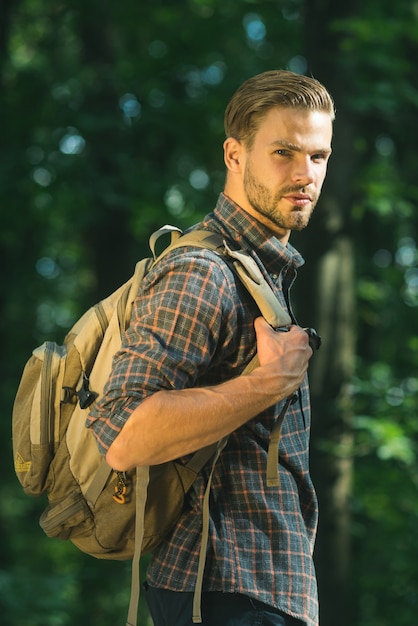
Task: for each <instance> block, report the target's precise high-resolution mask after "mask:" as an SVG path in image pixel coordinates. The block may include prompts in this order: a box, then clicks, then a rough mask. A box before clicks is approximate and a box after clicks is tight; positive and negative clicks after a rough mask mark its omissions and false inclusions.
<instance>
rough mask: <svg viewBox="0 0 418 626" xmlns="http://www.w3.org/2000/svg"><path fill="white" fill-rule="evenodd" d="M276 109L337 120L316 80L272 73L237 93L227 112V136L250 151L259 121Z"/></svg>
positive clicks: (265, 73) (325, 94) (331, 105)
mask: <svg viewBox="0 0 418 626" xmlns="http://www.w3.org/2000/svg"><path fill="white" fill-rule="evenodd" d="M273 107H285V108H294V109H305V110H306V109H308V110H311V111H324V112H325V113H329V115H330V117H331V119H332V120H333V119H334V117H335V107H334V102H333V99H332V97H331V96H330V94H329V93H328V91H327V90H326V89H325V87H324V86H323V85H322V84H321V83H320V82H319V81H317V80H316V79H315V78H310V77H308V76H302V75H300V74H295V73H293V72H289V71H287V70H272V71H268V72H263V73H262V74H258V75H257V76H253V77H252V78H249V79H248V80H246V81H245V82H244V83H243V84H242V85H241V86H240V87H239V88H238V89H237V91H236V92H235V93H234V95H233V96H232V98H231V100H230V102H229V104H228V106H227V108H226V111H225V118H224V125H225V133H226V136H227V137H234V139H237V140H238V141H241V142H242V143H244V144H245V145H246V146H247V148H250V147H251V145H252V142H253V139H254V135H255V133H256V132H257V130H258V127H259V124H260V120H261V119H262V118H263V117H264V116H265V115H266V113H267V112H268V111H269V110H270V109H272V108H273Z"/></svg>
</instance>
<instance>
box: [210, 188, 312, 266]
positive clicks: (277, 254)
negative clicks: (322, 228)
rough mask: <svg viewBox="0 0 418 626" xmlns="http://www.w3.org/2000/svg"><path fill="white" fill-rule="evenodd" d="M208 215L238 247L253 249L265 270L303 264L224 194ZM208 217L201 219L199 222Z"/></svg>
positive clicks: (294, 250)
mask: <svg viewBox="0 0 418 626" xmlns="http://www.w3.org/2000/svg"><path fill="white" fill-rule="evenodd" d="M210 217H211V218H212V219H215V221H216V222H217V223H218V224H219V230H220V231H221V232H224V233H225V236H228V238H229V239H230V240H232V241H234V243H236V244H237V245H238V247H239V248H242V249H244V250H247V251H250V250H254V251H256V253H257V255H258V257H259V258H260V260H261V262H262V263H263V265H264V266H265V268H266V269H267V271H268V272H277V271H278V270H280V269H281V267H284V266H285V265H291V266H293V267H294V268H295V269H296V268H298V267H300V266H301V265H303V264H304V259H303V258H302V256H301V255H300V254H299V252H298V251H297V250H296V249H295V248H294V247H293V246H292V245H291V244H290V243H287V244H286V245H283V244H282V243H281V242H280V241H279V240H278V239H277V237H275V236H274V235H273V234H272V232H271V231H270V230H269V229H268V228H266V227H265V226H264V225H263V224H261V222H259V221H258V220H256V219H255V218H254V217H253V216H252V215H250V214H249V213H247V212H246V211H244V209H242V208H241V207H240V206H239V205H238V204H236V203H235V202H234V201H233V200H232V199H231V198H229V197H228V196H226V195H225V194H224V193H221V194H220V195H219V198H218V202H217V204H216V207H215V210H214V212H213V213H212V214H211V215H210ZM208 218H209V216H207V217H206V218H205V220H204V222H203V225H205V224H206V223H207V220H208ZM208 226H209V224H208Z"/></svg>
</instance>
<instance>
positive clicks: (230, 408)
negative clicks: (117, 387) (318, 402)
mask: <svg viewBox="0 0 418 626" xmlns="http://www.w3.org/2000/svg"><path fill="white" fill-rule="evenodd" d="M269 378H270V380H269ZM291 387H293V385H292V386H291ZM291 387H290V386H283V387H282V388H281V390H278V389H277V377H276V376H273V374H272V375H271V376H270V377H269V375H268V372H267V371H266V369H265V368H259V369H257V370H255V371H254V372H253V373H252V374H250V375H248V376H240V377H238V378H235V379H233V380H230V381H228V382H225V383H222V384H220V385H217V386H214V387H203V388H194V389H183V390H178V391H177V390H176V391H158V392H157V393H155V394H154V395H152V396H150V397H149V398H147V399H145V400H144V401H143V402H142V403H141V404H140V405H139V406H138V407H137V408H136V409H135V410H134V411H133V413H132V415H131V416H130V418H129V419H128V421H127V422H126V424H125V426H124V427H123V429H122V431H121V432H120V434H119V435H118V437H117V438H116V439H115V441H114V442H113V444H112V446H111V447H110V449H109V451H108V454H107V461H108V463H109V465H110V466H111V467H113V468H114V469H116V470H121V471H123V470H127V469H130V468H132V467H135V466H138V465H157V464H159V463H164V462H165V461H169V460H171V459H175V458H178V457H180V456H184V455H185V454H189V453H191V452H195V451H196V450H198V449H199V448H203V447H204V446H207V445H209V444H211V443H214V442H215V441H218V440H219V439H221V438H222V437H224V436H226V435H229V434H230V433H231V432H233V431H234V430H236V429H237V428H239V427H240V426H242V424H244V423H245V422H247V421H248V420H249V419H251V418H252V417H254V416H255V415H257V414H258V413H261V411H263V410H265V409H267V408H268V407H270V406H272V405H273V404H275V403H276V402H278V401H279V400H281V399H283V398H284V397H286V396H287V395H288V394H290V393H291V391H290V388H291ZM292 391H293V388H292Z"/></svg>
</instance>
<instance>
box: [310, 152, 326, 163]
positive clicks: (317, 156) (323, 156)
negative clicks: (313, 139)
mask: <svg viewBox="0 0 418 626" xmlns="http://www.w3.org/2000/svg"><path fill="white" fill-rule="evenodd" d="M311 158H312V161H317V162H318V161H324V160H326V158H327V155H326V154H323V153H322V152H320V153H318V154H313V155H312V157H311Z"/></svg>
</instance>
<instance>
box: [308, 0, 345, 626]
mask: <svg viewBox="0 0 418 626" xmlns="http://www.w3.org/2000/svg"><path fill="white" fill-rule="evenodd" d="M352 5H353V2H351V3H350V2H348V3H345V4H340V3H333V2H331V1H330V0H327V1H326V2H321V1H320V0H312V2H310V3H309V4H308V5H307V7H308V8H307V14H306V38H305V41H306V57H307V60H308V72H307V73H308V74H311V75H313V76H314V77H315V78H317V79H318V80H320V81H321V82H323V83H324V84H325V85H326V87H327V88H328V89H329V91H330V92H331V94H332V95H333V97H334V100H335V102H336V108H337V119H336V122H335V131H334V141H333V155H332V157H331V161H330V166H329V173H328V176H327V180H326V183H325V185H324V189H323V193H322V196H321V199H320V201H319V204H318V207H317V210H316V213H315V214H314V217H313V219H312V222H311V224H310V226H309V229H308V231H306V234H305V233H304V234H303V235H299V237H301V239H302V238H303V241H302V243H301V245H299V244H297V246H298V247H299V248H300V249H301V251H302V253H303V255H304V256H305V259H306V261H307V264H306V268H304V269H303V270H302V271H301V272H300V278H301V280H300V283H299V286H298V287H297V289H298V294H296V296H297V302H299V306H298V309H300V311H301V313H300V315H299V317H301V316H307V317H306V318H305V319H304V320H303V323H304V324H306V325H308V324H309V325H313V326H315V327H316V328H317V330H318V332H319V333H320V335H322V337H323V345H322V347H321V350H320V351H319V353H318V354H316V355H315V356H314V358H313V360H312V366H311V373H310V380H311V394H312V406H313V426H312V453H311V457H312V458H311V465H312V475H313V479H314V482H315V485H316V488H317V492H318V498H319V505H320V522H319V531H318V538H317V544H316V551H315V562H316V567H317V572H318V584H319V596H320V615H321V626H335V625H336V624H338V626H349V624H351V620H350V614H349V605H350V603H349V599H348V586H349V567H350V563H349V557H350V495H351V482H352V443H353V441H352V439H353V437H352V429H351V423H350V422H351V411H352V409H351V398H350V391H349V389H350V381H351V378H352V375H353V371H354V356H355V336H356V330H355V328H356V317H355V274H354V242H353V237H352V233H351V232H350V219H349V216H350V209H351V206H352V189H353V180H354V177H355V173H354V168H353V164H354V146H353V143H354V125H353V124H352V123H351V120H350V116H349V114H348V112H347V111H346V109H345V107H344V102H345V100H346V98H347V89H349V80H347V77H346V76H344V72H343V71H342V67H343V66H344V59H343V58H342V57H343V54H340V53H339V43H340V42H339V41H338V36H337V35H336V34H335V30H334V29H333V28H332V25H333V23H334V22H335V20H336V19H343V17H344V15H343V14H342V13H345V14H346V15H347V14H348V15H349V14H350V12H352V11H353V10H354V8H353V6H352ZM308 303H309V305H308ZM307 305H308V306H307Z"/></svg>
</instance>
